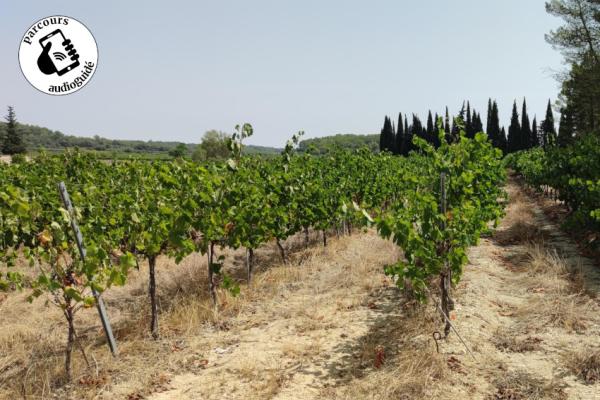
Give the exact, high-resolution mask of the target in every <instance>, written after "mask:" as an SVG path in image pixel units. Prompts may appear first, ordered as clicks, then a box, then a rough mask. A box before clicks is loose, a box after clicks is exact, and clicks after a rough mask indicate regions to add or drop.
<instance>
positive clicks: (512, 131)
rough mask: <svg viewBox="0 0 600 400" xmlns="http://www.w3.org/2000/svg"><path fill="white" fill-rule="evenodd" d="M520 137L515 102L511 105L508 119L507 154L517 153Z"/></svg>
mask: <svg viewBox="0 0 600 400" xmlns="http://www.w3.org/2000/svg"><path fill="white" fill-rule="evenodd" d="M520 137H521V125H520V124H519V113H518V112H517V101H516V100H515V102H514V103H513V110H512V116H511V118H510V126H509V127H508V144H507V151H508V153H513V152H515V151H519V150H521V149H520Z"/></svg>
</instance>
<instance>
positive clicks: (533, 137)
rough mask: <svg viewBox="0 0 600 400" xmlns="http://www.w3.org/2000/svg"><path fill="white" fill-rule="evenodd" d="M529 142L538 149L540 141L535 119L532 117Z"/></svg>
mask: <svg viewBox="0 0 600 400" xmlns="http://www.w3.org/2000/svg"><path fill="white" fill-rule="evenodd" d="M531 141H532V146H533V147H539V145H540V139H539V136H538V125H537V117H536V116H535V115H534V116H533V123H532V124H531Z"/></svg>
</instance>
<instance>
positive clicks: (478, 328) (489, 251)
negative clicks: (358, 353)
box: [441, 181, 600, 400]
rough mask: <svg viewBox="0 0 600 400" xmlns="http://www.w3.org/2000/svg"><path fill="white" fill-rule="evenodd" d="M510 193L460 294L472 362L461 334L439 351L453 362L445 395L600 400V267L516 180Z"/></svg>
mask: <svg viewBox="0 0 600 400" xmlns="http://www.w3.org/2000/svg"><path fill="white" fill-rule="evenodd" d="M507 190H508V194H509V196H510V203H509V205H508V207H507V214H506V217H505V218H504V219H503V221H502V223H501V224H500V226H499V227H498V229H497V231H496V232H495V233H494V235H493V236H492V237H490V238H486V239H483V240H481V243H480V244H479V245H478V246H476V247H474V248H472V249H471V250H470V252H469V260H470V263H469V265H468V266H467V268H466V273H465V276H464V279H463V280H462V281H461V283H460V284H459V286H458V290H457V296H458V299H457V309H456V312H455V315H456V320H455V324H456V327H457V329H458V330H459V332H460V333H461V334H462V336H463V337H464V339H465V340H466V342H467V343H469V345H470V346H471V347H472V350H473V353H474V355H475V357H476V361H474V360H473V359H472V358H471V357H469V356H468V355H467V354H466V351H465V348H464V347H463V346H462V344H460V343H459V340H458V339H457V338H456V336H455V335H453V336H451V338H450V339H449V340H448V342H447V343H443V344H442V345H441V351H442V353H443V354H445V355H448V356H449V357H450V359H452V357H455V358H456V361H454V362H452V363H450V364H449V365H450V366H451V367H452V369H453V370H454V372H455V373H454V374H453V375H452V376H451V378H450V381H451V382H453V384H452V385H448V387H447V388H446V390H447V391H448V392H447V393H448V394H449V398H473V399H487V398H491V399H590V400H591V399H600V340H599V337H600V336H599V335H600V307H599V303H598V300H597V298H596V297H597V295H598V294H600V268H599V266H598V265H594V262H593V261H592V260H590V259H588V258H585V257H582V256H580V255H579V253H578V251H577V246H576V245H575V243H573V242H572V241H570V240H569V239H568V238H567V236H566V235H565V234H564V233H562V232H561V231H560V229H559V228H558V227H557V226H556V225H554V224H553V223H551V222H550V221H549V220H548V219H547V217H546V216H545V215H544V214H543V212H542V211H541V209H540V208H539V207H538V205H537V204H536V203H535V202H534V201H532V199H531V198H530V197H528V196H527V195H526V194H525V193H524V192H523V191H522V189H521V188H520V187H519V186H518V185H517V184H516V183H515V182H514V181H510V182H509V185H508V187H507ZM591 356H595V357H591ZM590 357H591V358H590ZM577 373H579V376H577ZM490 396H491V397H490ZM511 396H512V397H511Z"/></svg>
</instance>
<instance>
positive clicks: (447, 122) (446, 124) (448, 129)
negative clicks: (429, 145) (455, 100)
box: [444, 106, 450, 135]
mask: <svg viewBox="0 0 600 400" xmlns="http://www.w3.org/2000/svg"><path fill="white" fill-rule="evenodd" d="M444 122H445V123H444V131H446V135H448V134H449V133H450V114H449V113H448V106H446V119H445V121H444Z"/></svg>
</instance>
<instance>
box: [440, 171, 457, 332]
mask: <svg viewBox="0 0 600 400" xmlns="http://www.w3.org/2000/svg"><path fill="white" fill-rule="evenodd" d="M440 212H441V214H442V215H444V216H445V215H446V173H445V172H442V173H441V174H440ZM441 229H442V231H443V230H445V229H446V223H445V222H442V226H441ZM447 246H448V243H445V242H444V243H442V251H443V252H447V251H448V249H447ZM451 284H452V271H451V270H450V269H449V268H448V263H447V262H445V261H444V266H443V267H442V272H441V273H440V291H441V297H442V313H443V314H444V321H445V323H446V325H445V327H444V335H445V337H448V334H449V333H450V328H451V327H450V311H451V310H453V309H454V302H453V301H452V299H451V298H450V286H451Z"/></svg>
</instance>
